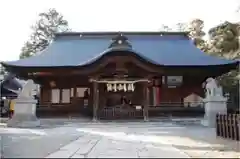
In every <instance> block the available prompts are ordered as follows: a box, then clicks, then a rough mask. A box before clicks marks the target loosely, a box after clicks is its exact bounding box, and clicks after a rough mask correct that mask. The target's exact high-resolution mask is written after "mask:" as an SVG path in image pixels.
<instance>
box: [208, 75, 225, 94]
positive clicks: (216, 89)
mask: <svg viewBox="0 0 240 159" xmlns="http://www.w3.org/2000/svg"><path fill="white" fill-rule="evenodd" d="M205 89H206V97H209V96H223V92H222V87H221V86H220V85H218V83H217V81H216V80H215V79H214V78H211V77H210V78H208V79H207V80H206V85H205Z"/></svg>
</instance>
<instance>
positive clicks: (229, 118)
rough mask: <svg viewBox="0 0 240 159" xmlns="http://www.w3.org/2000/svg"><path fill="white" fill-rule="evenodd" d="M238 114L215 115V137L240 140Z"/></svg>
mask: <svg viewBox="0 0 240 159" xmlns="http://www.w3.org/2000/svg"><path fill="white" fill-rule="evenodd" d="M239 129H240V114H217V116H216V135H217V136H219V137H223V138H227V139H232V140H237V141H239V140H240V130H239Z"/></svg>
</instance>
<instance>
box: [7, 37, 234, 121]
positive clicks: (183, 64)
mask: <svg viewBox="0 0 240 159" xmlns="http://www.w3.org/2000/svg"><path fill="white" fill-rule="evenodd" d="M2 65H3V66H4V67H5V68H6V69H7V70H8V71H10V72H12V73H14V74H16V75H17V77H19V78H24V79H32V80H33V81H34V82H35V83H37V84H39V85H40V101H39V102H40V106H39V107H40V108H41V107H44V108H46V109H48V110H49V111H50V110H63V114H64V113H66V114H69V113H75V114H77V113H84V110H88V111H89V112H90V114H92V115H93V119H94V120H97V119H99V118H104V117H105V118H108V117H109V118H114V117H116V118H117V117H123V118H126V117H129V116H138V117H141V118H143V119H145V120H148V116H149V113H148V112H149V110H150V109H151V108H159V107H169V108H170V107H173V106H176V105H177V106H179V107H185V106H186V105H188V104H189V102H196V101H197V100H196V98H194V97H193V99H192V101H191V100H189V101H186V100H185V99H188V98H187V97H189V96H190V95H195V96H197V97H198V98H203V97H204V91H203V88H202V83H203V82H204V81H205V80H206V79H207V78H208V77H217V76H220V75H222V74H224V73H227V72H229V71H230V70H231V69H235V68H236V67H237V66H238V62H237V61H233V60H226V59H222V58H219V57H215V56H210V55H208V54H206V53H204V52H202V51H201V50H200V49H198V48H196V47H195V45H194V44H193V42H192V41H191V40H190V39H189V37H188V33H186V32H81V33H78V32H67V33H58V34H56V36H55V39H54V40H53V41H52V42H51V44H50V45H49V46H48V47H47V48H46V49H45V50H43V51H42V52H39V53H37V55H35V56H33V57H29V58H26V59H20V60H17V61H10V62H2ZM194 99H195V101H194ZM186 102H187V103H186Z"/></svg>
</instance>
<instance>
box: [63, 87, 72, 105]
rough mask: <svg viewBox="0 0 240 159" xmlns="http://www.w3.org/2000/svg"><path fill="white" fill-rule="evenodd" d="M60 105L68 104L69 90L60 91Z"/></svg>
mask: <svg viewBox="0 0 240 159" xmlns="http://www.w3.org/2000/svg"><path fill="white" fill-rule="evenodd" d="M62 103H70V89H63V90H62Z"/></svg>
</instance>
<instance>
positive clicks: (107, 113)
mask: <svg viewBox="0 0 240 159" xmlns="http://www.w3.org/2000/svg"><path fill="white" fill-rule="evenodd" d="M98 117H99V118H100V119H109V120H112V119H132V118H134V119H137V118H142V119H143V110H142V109H140V110H136V109H131V108H122V107H109V108H103V109H101V110H100V111H99V112H98Z"/></svg>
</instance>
